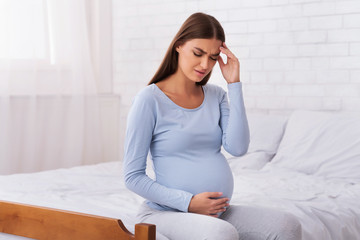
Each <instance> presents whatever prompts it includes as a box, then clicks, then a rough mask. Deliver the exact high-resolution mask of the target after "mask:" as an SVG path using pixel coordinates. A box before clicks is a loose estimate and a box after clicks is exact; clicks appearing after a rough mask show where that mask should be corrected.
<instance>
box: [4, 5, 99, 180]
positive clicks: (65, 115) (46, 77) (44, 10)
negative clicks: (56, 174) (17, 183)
mask: <svg viewBox="0 0 360 240" xmlns="http://www.w3.org/2000/svg"><path fill="white" fill-rule="evenodd" d="M87 9H88V8H87V6H86V0H0V174H11V173H19V172H34V171H40V170H47V169H54V168H62V167H71V166H76V165H82V164H92V163H97V162H100V161H102V156H103V150H102V149H103V148H102V139H101V134H100V132H101V129H100V116H99V112H100V111H99V102H98V100H99V99H98V93H97V88H96V83H95V76H94V69H93V64H92V63H93V59H92V53H91V51H90V40H89V35H90V34H89V31H88V27H89V26H88V21H87V20H88V18H87V17H88V15H87V12H86V11H87Z"/></svg>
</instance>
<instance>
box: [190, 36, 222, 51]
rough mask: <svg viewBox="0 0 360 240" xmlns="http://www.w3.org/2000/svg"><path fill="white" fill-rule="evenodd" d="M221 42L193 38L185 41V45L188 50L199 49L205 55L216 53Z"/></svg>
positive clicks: (213, 39)
mask: <svg viewBox="0 0 360 240" xmlns="http://www.w3.org/2000/svg"><path fill="white" fill-rule="evenodd" d="M221 44H222V42H221V41H220V40H218V39H215V38H212V39H201V38H195V39H191V40H189V41H187V42H186V43H185V45H186V46H187V47H190V48H194V47H197V48H201V49H202V50H204V51H205V52H207V53H218V52H219V47H220V46H221Z"/></svg>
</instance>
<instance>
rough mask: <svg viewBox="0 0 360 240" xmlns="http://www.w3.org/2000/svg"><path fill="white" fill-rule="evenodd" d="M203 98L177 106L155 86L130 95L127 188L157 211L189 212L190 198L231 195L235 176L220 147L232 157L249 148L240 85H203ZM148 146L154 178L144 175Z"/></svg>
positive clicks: (126, 163) (152, 85)
mask: <svg viewBox="0 0 360 240" xmlns="http://www.w3.org/2000/svg"><path fill="white" fill-rule="evenodd" d="M202 88H203V92H204V100H203V102H202V104H201V105H200V106H199V107H197V108H194V109H187V108H183V107H181V106H179V105H177V104H175V103H174V102H173V101H172V100H171V99H170V98H169V97H168V96H167V95H166V94H165V93H164V92H162V91H161V90H160V88H159V87H158V86H157V85H156V84H151V85H149V86H147V87H145V88H144V89H143V90H142V91H140V92H139V93H138V94H137V95H136V96H135V98H134V101H133V104H132V107H131V109H130V112H129V115H128V119H127V130H126V139H125V155H124V163H123V167H124V176H125V184H126V186H127V187H128V188H129V189H130V190H132V191H134V192H135V193H137V194H139V195H140V196H142V197H144V198H145V199H147V204H148V205H149V206H150V207H152V208H154V209H157V210H170V211H182V212H187V211H188V207H189V204H190V201H191V198H192V197H193V196H194V195H196V194H198V193H202V192H222V193H223V196H222V197H227V198H229V199H230V198H231V196H232V193H233V175H232V172H231V169H230V167H229V165H228V163H227V160H226V158H225V157H224V155H223V154H222V153H221V152H220V150H221V145H223V147H224V149H225V150H226V151H227V152H229V153H230V154H232V155H234V156H241V155H243V154H245V153H246V152H247V149H248V146H249V127H248V122H247V118H246V113H245V107H244V101H243V95H242V83H241V82H236V83H231V84H228V94H229V100H230V107H229V103H228V97H227V93H226V91H224V90H223V89H222V88H221V87H219V86H216V85H212V84H206V85H204V86H202ZM149 150H150V154H151V158H152V161H153V166H154V172H155V176H156V180H153V179H151V178H149V177H148V176H147V175H146V171H145V170H146V160H147V156H148V153H149Z"/></svg>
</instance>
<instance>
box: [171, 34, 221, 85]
mask: <svg viewBox="0 0 360 240" xmlns="http://www.w3.org/2000/svg"><path fill="white" fill-rule="evenodd" d="M221 45H222V41H220V40H217V39H215V38H213V39H200V38H196V39H192V40H189V41H187V42H185V43H184V44H183V45H180V46H179V47H177V48H176V51H177V52H178V53H179V59H178V60H179V61H178V64H179V65H178V70H180V71H181V72H182V73H183V74H184V75H185V77H186V78H188V79H189V80H191V81H194V82H201V80H202V79H203V78H204V77H205V76H206V75H207V74H208V73H209V72H210V71H211V70H212V68H213V67H214V65H215V63H216V61H217V58H218V56H219V54H220V46H221Z"/></svg>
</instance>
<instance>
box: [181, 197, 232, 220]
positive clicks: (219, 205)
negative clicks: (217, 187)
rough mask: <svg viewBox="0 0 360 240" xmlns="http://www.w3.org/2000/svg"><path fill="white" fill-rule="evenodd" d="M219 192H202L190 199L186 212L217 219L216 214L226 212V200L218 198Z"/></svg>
mask: <svg viewBox="0 0 360 240" xmlns="http://www.w3.org/2000/svg"><path fill="white" fill-rule="evenodd" d="M221 196H222V193H221V192H203V193H199V194H196V195H195V196H193V197H192V199H191V201H190V204H189V208H188V212H192V213H199V214H204V215H208V216H212V217H218V213H222V212H225V211H226V207H228V206H229V204H228V203H227V202H228V201H229V199H228V198H219V197H221Z"/></svg>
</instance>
